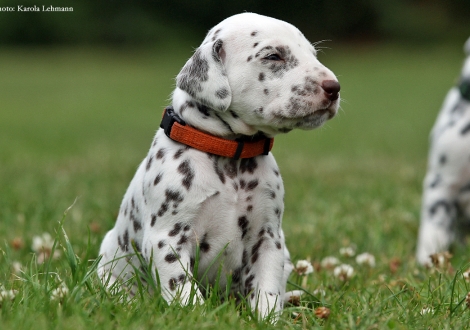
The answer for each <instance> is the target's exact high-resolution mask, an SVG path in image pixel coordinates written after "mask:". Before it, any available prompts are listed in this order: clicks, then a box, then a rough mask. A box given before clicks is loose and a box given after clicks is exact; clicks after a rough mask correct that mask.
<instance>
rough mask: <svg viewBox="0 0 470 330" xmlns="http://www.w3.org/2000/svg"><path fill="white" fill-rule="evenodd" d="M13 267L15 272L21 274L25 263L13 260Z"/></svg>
mask: <svg viewBox="0 0 470 330" xmlns="http://www.w3.org/2000/svg"><path fill="white" fill-rule="evenodd" d="M11 268H12V270H13V274H16V275H18V274H20V273H21V272H22V271H23V265H22V264H21V263H20V262H19V261H13V263H12V264H11Z"/></svg>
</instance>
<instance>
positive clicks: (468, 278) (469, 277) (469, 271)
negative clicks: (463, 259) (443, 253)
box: [462, 268, 470, 282]
mask: <svg viewBox="0 0 470 330" xmlns="http://www.w3.org/2000/svg"><path fill="white" fill-rule="evenodd" d="M462 275H463V278H464V279H465V281H466V282H470V268H469V269H467V270H466V271H464V272H463V273H462Z"/></svg>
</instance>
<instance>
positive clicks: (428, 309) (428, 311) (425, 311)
mask: <svg viewBox="0 0 470 330" xmlns="http://www.w3.org/2000/svg"><path fill="white" fill-rule="evenodd" d="M433 313H434V309H432V308H431V307H424V308H423V309H421V311H420V312H419V314H421V315H426V314H433Z"/></svg>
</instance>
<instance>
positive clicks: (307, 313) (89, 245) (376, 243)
mask: <svg viewBox="0 0 470 330" xmlns="http://www.w3.org/2000/svg"><path fill="white" fill-rule="evenodd" d="M192 46H195V45H189V44H185V43H181V44H180V45H179V46H175V45H169V46H167V47H159V48H158V49H148V50H134V51H129V50H116V49H115V50H110V49H88V48H70V49H11V48H7V49H0V72H1V73H2V74H1V75H0V150H1V152H0V219H1V221H0V237H2V238H3V239H2V243H1V251H2V252H3V253H2V254H1V255H0V283H1V284H3V286H4V287H5V288H6V289H14V290H16V291H17V294H16V298H15V299H14V300H13V301H9V300H4V301H3V303H2V304H1V308H0V328H1V329H30V328H31V329H33V328H34V329H89V328H92V327H93V328H95V329H111V328H113V329H115V328H119V329H120V328H132V329H150V328H155V329H157V328H158V329H179V328H186V329H188V328H189V329H192V328H195V327H196V324H197V325H198V326H197V328H201V329H203V328H208V329H209V328H216V329H235V328H236V329H246V328H256V329H264V328H271V327H272V328H299V329H301V328H314V327H319V328H321V327H324V328H328V329H345V328H348V329H351V328H359V329H376V328H380V329H383V328H385V329H387V328H388V329H409V328H429V327H432V328H436V329H437V328H439V329H441V328H442V329H443V328H454V329H457V328H465V327H467V324H468V321H469V315H470V314H469V313H470V311H469V310H468V309H466V308H465V302H463V300H464V298H465V295H466V294H467V292H468V291H470V288H469V286H470V284H469V283H467V282H465V281H464V279H463V277H462V273H461V272H462V271H463V270H466V269H467V268H468V267H469V264H468V262H469V258H468V256H467V255H466V253H465V252H466V248H465V247H462V246H456V247H455V250H454V253H455V256H454V258H453V260H452V264H453V269H454V271H451V272H447V271H444V270H441V271H430V270H426V269H422V268H419V267H417V266H416V264H415V262H414V258H413V255H414V249H415V244H416V235H417V228H418V221H419V209H420V198H421V183H422V179H423V177H424V173H425V169H426V156H427V148H428V134H429V130H430V128H431V126H432V123H433V121H434V119H435V117H436V114H437V112H438V110H439V108H440V105H441V103H442V100H443V97H444V96H445V94H446V92H447V90H448V89H449V87H450V86H451V85H452V84H453V83H454V82H455V79H456V78H457V77H458V74H459V70H460V65H461V63H462V59H463V54H462V52H461V46H460V45H457V46H455V45H454V46H435V47H428V48H419V49H415V48H411V47H410V48H405V47H400V46H397V45H379V46H371V45H369V46H360V47H350V46H348V45H335V44H334V43H329V44H327V45H326V46H328V47H331V49H324V50H323V52H322V53H320V55H319V58H320V60H321V61H323V62H324V63H325V64H326V65H328V66H329V67H330V68H331V69H332V70H333V71H334V72H335V73H336V74H337V75H338V76H339V79H340V82H341V86H342V92H341V96H342V99H343V103H342V110H341V112H340V114H339V115H338V116H337V118H335V119H333V120H332V121H331V122H329V123H327V124H326V125H325V127H323V128H321V129H319V130H316V131H313V132H300V131H298V132H291V133H289V134H287V135H283V136H279V137H278V138H277V139H276V141H275V146H274V149H273V152H274V154H275V156H276V158H277V161H278V163H279V166H280V168H281V171H282V174H283V178H284V182H285V186H286V199H285V202H286V210H285V217H284V224H283V227H284V230H285V233H286V237H287V238H286V239H287V244H288V246H289V249H290V251H291V254H292V257H293V260H294V261H295V260H298V259H306V258H310V260H311V261H312V263H314V264H316V265H318V264H319V262H320V261H321V260H322V259H323V258H324V257H326V256H336V257H338V258H340V259H341V261H342V262H345V263H348V264H351V265H352V266H353V267H354V269H355V276H354V277H353V278H352V279H350V280H349V281H347V282H342V281H340V280H338V279H336V278H335V277H334V276H333V275H332V272H330V271H327V270H317V271H316V272H315V273H313V274H310V275H308V278H307V288H306V289H307V292H308V293H307V294H305V295H304V296H303V301H302V304H301V306H300V307H289V308H288V309H287V310H286V311H285V313H284V314H283V315H282V317H281V319H280V321H279V322H278V323H277V325H275V326H272V325H269V324H267V323H263V322H260V323H258V322H256V321H254V320H253V319H252V317H251V316H250V312H249V311H247V310H246V308H245V307H244V306H236V305H235V304H234V303H233V302H231V301H229V302H226V303H221V302H219V300H218V295H219V294H218V293H217V292H214V293H212V294H211V295H210V297H209V298H208V300H207V302H206V303H205V304H204V305H201V306H187V307H180V306H177V305H174V306H173V305H172V306H167V304H166V303H165V302H164V301H163V300H162V298H161V297H159V296H155V297H150V296H148V295H143V296H138V297H137V298H136V300H135V301H132V302H131V303H129V304H125V303H122V301H121V300H120V296H119V295H117V296H113V295H109V294H108V293H107V291H106V290H104V289H103V288H102V287H101V285H100V283H99V281H97V278H96V275H95V272H94V267H95V266H96V265H95V264H94V260H95V258H96V257H97V253H98V249H99V244H100V242H101V239H102V238H103V236H104V234H105V233H106V231H107V230H109V229H110V228H111V227H112V226H113V224H114V221H115V217H116V214H117V212H118V208H119V204H120V200H121V198H122V196H123V194H124V192H125V189H126V188H127V185H128V184H129V182H130V180H131V178H132V176H133V174H134V171H135V170H136V168H137V165H138V164H139V162H140V161H141V159H143V157H144V156H145V154H146V151H147V149H148V147H149V145H150V142H151V139H152V136H153V134H154V132H155V130H156V129H157V127H158V124H159V119H160V116H161V110H162V108H163V106H165V105H166V104H167V103H168V102H167V100H168V96H169V95H170V93H171V90H172V88H173V77H174V76H175V75H176V74H177V73H178V70H179V68H180V67H181V66H182V65H183V63H184V61H185V60H186V58H187V57H189V56H190V53H191V47H192ZM74 202H75V203H74ZM72 204H73V207H71V209H70V210H69V211H68V213H67V215H66V216H65V217H64V216H63V214H64V211H65V210H66V209H67V208H68V207H69V206H71V205H72ZM62 220H63V229H64V230H65V232H66V233H67V235H68V239H69V240H70V241H69V242H70V243H67V242H68V241H67V240H66V237H65V236H64V232H63V231H62V227H61V225H60V222H61V221H62ZM44 232H48V233H51V235H52V236H53V237H55V238H56V239H57V240H56V243H57V244H56V249H57V250H59V251H61V257H60V258H59V259H58V260H52V261H51V262H50V263H46V264H45V265H38V264H37V262H36V258H37V257H36V256H35V255H34V253H33V250H32V248H31V246H32V241H33V237H34V236H37V235H41V234H42V233H44ZM349 245H354V246H355V247H356V249H357V252H358V253H360V252H366V251H367V252H370V253H372V254H373V255H374V256H375V258H376V267H374V268H368V267H366V266H360V265H358V264H356V262H355V261H354V258H346V257H341V256H340V255H339V249H340V248H342V247H345V246H349ZM394 260H399V261H400V265H399V267H398V269H397V270H396V271H392V270H391V268H390V263H391V262H393V261H394ZM14 262H19V263H21V265H22V267H23V272H22V273H19V274H13V264H14ZM300 281H301V279H299V278H298V277H297V276H296V275H293V276H292V277H291V282H292V283H293V284H291V285H290V288H291V289H293V288H294V286H295V285H294V284H296V283H297V284H300ZM62 282H63V283H65V284H66V285H67V287H68V289H69V293H68V295H66V296H65V298H64V299H62V300H61V301H60V302H58V301H57V300H51V295H52V291H53V290H54V289H56V288H57V287H58V286H59V285H60V284H61V283H62ZM317 288H322V289H324V290H325V292H326V295H325V296H324V297H322V296H318V295H316V296H315V295H314V296H311V295H310V294H312V293H313V291H314V290H315V289H317ZM318 306H326V307H328V308H330V310H331V314H330V317H329V319H328V320H322V319H318V318H316V317H315V315H314V308H316V307H318ZM427 307H429V308H432V309H433V312H432V313H428V314H424V315H421V313H420V312H421V310H422V309H423V308H427ZM294 312H296V313H300V314H298V315H297V317H295V316H293V313H294Z"/></svg>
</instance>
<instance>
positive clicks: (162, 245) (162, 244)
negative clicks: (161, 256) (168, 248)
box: [158, 241, 166, 249]
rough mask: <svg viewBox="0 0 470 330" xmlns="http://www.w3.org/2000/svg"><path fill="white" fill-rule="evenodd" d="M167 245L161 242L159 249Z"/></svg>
mask: <svg viewBox="0 0 470 330" xmlns="http://www.w3.org/2000/svg"><path fill="white" fill-rule="evenodd" d="M165 245H166V244H165V242H164V241H160V242H158V248H159V249H161V248H162V247H164V246H165Z"/></svg>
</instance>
